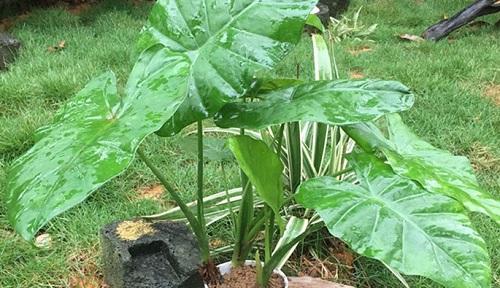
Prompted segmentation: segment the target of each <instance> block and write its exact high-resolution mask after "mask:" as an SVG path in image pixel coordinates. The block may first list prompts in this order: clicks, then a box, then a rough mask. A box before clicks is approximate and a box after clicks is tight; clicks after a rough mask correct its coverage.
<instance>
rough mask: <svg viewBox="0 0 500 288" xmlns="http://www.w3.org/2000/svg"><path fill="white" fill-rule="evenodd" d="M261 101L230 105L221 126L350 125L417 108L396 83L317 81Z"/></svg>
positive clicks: (220, 118) (220, 115)
mask: <svg viewBox="0 0 500 288" xmlns="http://www.w3.org/2000/svg"><path fill="white" fill-rule="evenodd" d="M259 98H260V99H259V100H260V101H257V102H251V103H229V104H226V105H225V106H224V107H223V108H222V109H221V110H220V111H219V112H218V113H217V115H216V117H215V118H216V124H217V125H218V126H220V127H224V128H226V127H240V128H249V129H262V128H265V127H268V126H270V125H275V124H281V123H286V122H293V121H312V122H321V123H326V124H331V125H346V124H353V123H359V122H366V121H371V120H374V119H377V118H378V117H380V116H382V115H384V114H385V113H393V112H399V111H404V110H407V109H409V108H410V107H411V106H412V105H413V95H412V94H411V93H410V91H409V90H408V88H407V87H405V86H404V85H402V84H401V83H399V82H395V81H378V80H365V81H348V80H343V81H315V82H311V83H305V84H299V85H296V86H293V87H289V88H286V89H281V90H278V91H274V92H270V93H266V94H262V95H259Z"/></svg>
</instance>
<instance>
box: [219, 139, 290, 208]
mask: <svg viewBox="0 0 500 288" xmlns="http://www.w3.org/2000/svg"><path fill="white" fill-rule="evenodd" d="M228 144H229V145H228V146H229V149H231V151H232V152H233V154H234V156H235V158H236V161H237V162H238V164H239V165H240V168H241V170H243V172H245V174H246V175H247V176H248V179H250V182H251V183H252V184H253V185H254V186H255V190H257V193H258V194H259V196H260V197H261V198H262V200H264V202H265V203H266V204H267V205H269V207H271V208H272V209H273V211H274V213H275V214H276V215H277V216H279V210H280V208H281V204H282V203H283V181H282V179H281V174H282V173H283V164H282V163H281V161H280V159H279V157H278V155H276V154H275V153H274V152H273V151H272V150H271V149H270V148H269V147H268V146H267V145H266V143H264V142H263V141H260V140H255V139H253V138H251V137H249V136H235V137H232V138H229V140H228ZM277 218H279V217H277Z"/></svg>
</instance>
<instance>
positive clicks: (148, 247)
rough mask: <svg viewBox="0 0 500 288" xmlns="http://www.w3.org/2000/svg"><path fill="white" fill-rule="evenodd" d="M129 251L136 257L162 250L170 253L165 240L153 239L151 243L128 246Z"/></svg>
mask: <svg viewBox="0 0 500 288" xmlns="http://www.w3.org/2000/svg"><path fill="white" fill-rule="evenodd" d="M128 252H129V253H130V255H131V256H132V257H133V258H135V257H138V256H141V255H151V254H155V253H162V252H167V253H168V247H167V244H165V243H164V242H163V241H153V242H151V243H145V244H137V245H134V246H132V247H130V248H128Z"/></svg>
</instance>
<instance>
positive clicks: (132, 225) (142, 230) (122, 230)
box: [116, 220, 155, 241]
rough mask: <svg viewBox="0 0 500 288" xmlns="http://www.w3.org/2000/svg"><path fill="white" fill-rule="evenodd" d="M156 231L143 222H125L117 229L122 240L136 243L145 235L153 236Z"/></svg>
mask: <svg viewBox="0 0 500 288" xmlns="http://www.w3.org/2000/svg"><path fill="white" fill-rule="evenodd" d="M154 232H155V229H154V228H153V226H151V224H149V223H147V222H144V221H143V220H137V221H123V222H122V223H120V224H118V227H116V234H117V235H118V237H120V238H121V239H122V240H129V241H134V240H137V239H139V238H140V237H141V236H143V235H147V234H153V233H154Z"/></svg>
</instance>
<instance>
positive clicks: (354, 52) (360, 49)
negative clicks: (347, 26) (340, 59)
mask: <svg viewBox="0 0 500 288" xmlns="http://www.w3.org/2000/svg"><path fill="white" fill-rule="evenodd" d="M370 51H373V49H372V48H370V47H369V46H358V47H355V48H352V49H349V50H348V52H349V54H351V55H352V56H358V55H359V54H362V53H366V52H370Z"/></svg>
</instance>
